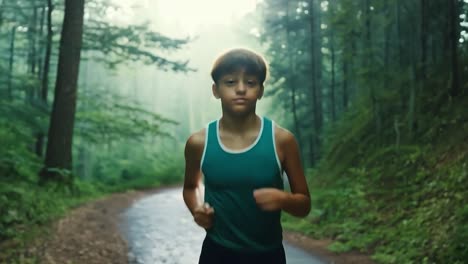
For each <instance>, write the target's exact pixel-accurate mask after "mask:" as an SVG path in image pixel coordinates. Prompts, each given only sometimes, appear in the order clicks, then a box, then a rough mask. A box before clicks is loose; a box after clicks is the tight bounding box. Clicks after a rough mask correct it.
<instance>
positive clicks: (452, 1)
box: [448, 0, 460, 97]
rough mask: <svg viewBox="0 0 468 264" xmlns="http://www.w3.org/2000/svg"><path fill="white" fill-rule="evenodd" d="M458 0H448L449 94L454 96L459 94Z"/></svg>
mask: <svg viewBox="0 0 468 264" xmlns="http://www.w3.org/2000/svg"><path fill="white" fill-rule="evenodd" d="M457 5H458V1H457V0H449V9H450V15H449V18H448V19H450V29H449V35H450V60H451V64H452V65H451V67H452V85H451V89H450V95H451V96H453V97H455V96H457V95H458V94H460V79H459V78H460V77H459V69H458V50H457V49H458V48H457V45H458V39H459V38H460V35H459V31H458V17H459V12H458V6H457Z"/></svg>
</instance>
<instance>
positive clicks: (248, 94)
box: [212, 71, 263, 115]
mask: <svg viewBox="0 0 468 264" xmlns="http://www.w3.org/2000/svg"><path fill="white" fill-rule="evenodd" d="M212 90H213V95H214V96H215V97H216V98H218V99H221V105H222V108H223V111H228V112H231V113H233V114H236V115H238V114H248V113H254V112H255V106H256V103H257V100H258V99H260V98H261V97H262V96H263V85H262V84H260V82H259V81H258V78H257V77H256V76H255V75H251V74H247V73H245V71H238V72H233V73H229V74H225V75H223V76H222V77H221V78H220V79H219V81H218V82H217V83H215V84H213V88H212Z"/></svg>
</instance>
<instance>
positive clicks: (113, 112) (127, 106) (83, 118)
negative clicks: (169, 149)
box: [75, 89, 177, 144]
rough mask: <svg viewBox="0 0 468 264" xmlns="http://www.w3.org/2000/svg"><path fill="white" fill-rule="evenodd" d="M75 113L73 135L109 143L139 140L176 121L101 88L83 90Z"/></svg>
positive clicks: (159, 131) (163, 132)
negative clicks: (74, 133) (74, 132)
mask: <svg viewBox="0 0 468 264" xmlns="http://www.w3.org/2000/svg"><path fill="white" fill-rule="evenodd" d="M81 96H82V97H81V100H80V101H79V102H78V111H77V114H76V119H77V120H76V125H75V131H76V135H77V136H79V137H81V139H82V140H85V141H88V142H92V143H105V144H110V143H111V142H113V141H118V140H121V139H128V138H130V139H133V140H138V139H141V138H144V137H147V136H152V137H156V136H165V137H170V134H169V133H168V132H166V131H164V129H167V127H168V126H172V125H175V124H177V122H175V121H173V120H169V119H167V118H164V117H162V116H160V115H158V114H156V113H153V112H150V111H148V110H145V109H144V108H142V107H141V106H140V105H139V103H138V102H132V101H129V100H128V99H126V98H123V97H121V96H117V95H115V94H114V93H108V92H105V91H103V90H102V89H96V90H93V91H83V92H82V95H81Z"/></svg>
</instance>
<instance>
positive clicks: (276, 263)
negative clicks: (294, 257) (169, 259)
mask: <svg viewBox="0 0 468 264" xmlns="http://www.w3.org/2000/svg"><path fill="white" fill-rule="evenodd" d="M198 263H199V264H263V263H264V264H267V263H268V264H286V256H285V253H284V247H283V245H281V246H280V247H279V248H278V249H275V250H271V251H266V252H255V253H250V252H238V251H235V250H232V249H229V248H226V247H223V246H221V245H219V244H217V243H216V242H215V241H213V240H212V239H210V238H209V237H205V240H204V241H203V246H202V250H201V254H200V259H199V261H198Z"/></svg>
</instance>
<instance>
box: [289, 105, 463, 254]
mask: <svg viewBox="0 0 468 264" xmlns="http://www.w3.org/2000/svg"><path fill="white" fill-rule="evenodd" d="M439 103H440V101H438V100H429V101H427V102H425V105H424V107H425V108H426V107H427V108H429V109H431V108H432V107H431V105H430V104H439ZM467 103H468V98H467V97H466V96H465V97H460V98H457V99H456V100H454V101H453V102H451V103H450V104H447V103H446V102H445V103H444V104H443V107H442V108H440V109H439V111H438V113H437V115H436V116H434V115H433V113H431V112H428V113H427V114H426V115H424V116H421V117H420V118H421V120H424V122H420V123H419V125H420V126H421V128H420V129H419V130H418V131H419V132H418V133H420V134H419V136H418V140H417V143H414V144H411V145H395V144H394V143H393V144H392V143H386V144H380V145H379V144H376V141H377V137H375V136H373V134H372V133H371V132H370V131H371V130H372V129H373V126H372V125H371V124H370V123H372V119H370V118H366V116H367V115H368V114H367V113H368V112H367V111H366V108H365V107H362V108H361V110H356V112H355V113H354V114H350V115H348V118H344V119H342V121H340V122H339V123H338V124H337V125H336V126H335V127H334V129H335V131H334V133H332V134H330V138H329V140H328V141H327V142H328V144H329V145H328V146H326V148H325V149H326V150H327V153H326V155H325V158H324V159H323V160H322V161H321V163H320V166H319V167H318V168H317V169H315V170H313V171H310V174H309V183H310V188H311V190H312V204H313V205H314V206H315V207H316V208H315V209H314V211H313V212H312V213H311V214H310V215H309V216H308V217H307V218H306V219H302V220H300V221H298V220H296V219H294V218H291V217H285V218H283V221H284V223H285V227H286V228H289V229H293V230H300V231H302V232H304V233H308V234H311V235H313V236H315V237H329V238H332V239H334V241H335V242H334V243H333V244H331V245H330V250H332V251H336V252H344V251H348V250H352V249H356V250H360V251H363V252H368V253H370V252H372V254H373V259H374V260H376V261H377V262H379V263H464V262H465V261H466V259H467V258H468V256H467V252H468V244H467V242H466V241H468V229H467V226H468V213H467V212H468V209H467V208H468V207H467V206H466V204H467V203H468V196H467V193H468V189H467V187H466V186H468V167H467V166H468V151H467V150H468V145H467V144H466V142H468V141H467V140H466V139H467V138H466V131H467V130H466V129H465V128H466V126H467V123H468V122H467V120H468V112H466V105H467ZM462 109H465V110H462ZM360 111H361V112H360ZM359 113H361V114H359ZM429 117H431V118H429ZM366 120H367V121H366ZM429 120H431V121H429ZM444 120H445V121H444ZM448 120H454V121H453V122H452V121H448ZM441 131H443V134H442V135H441V133H440V132H441Z"/></svg>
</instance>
